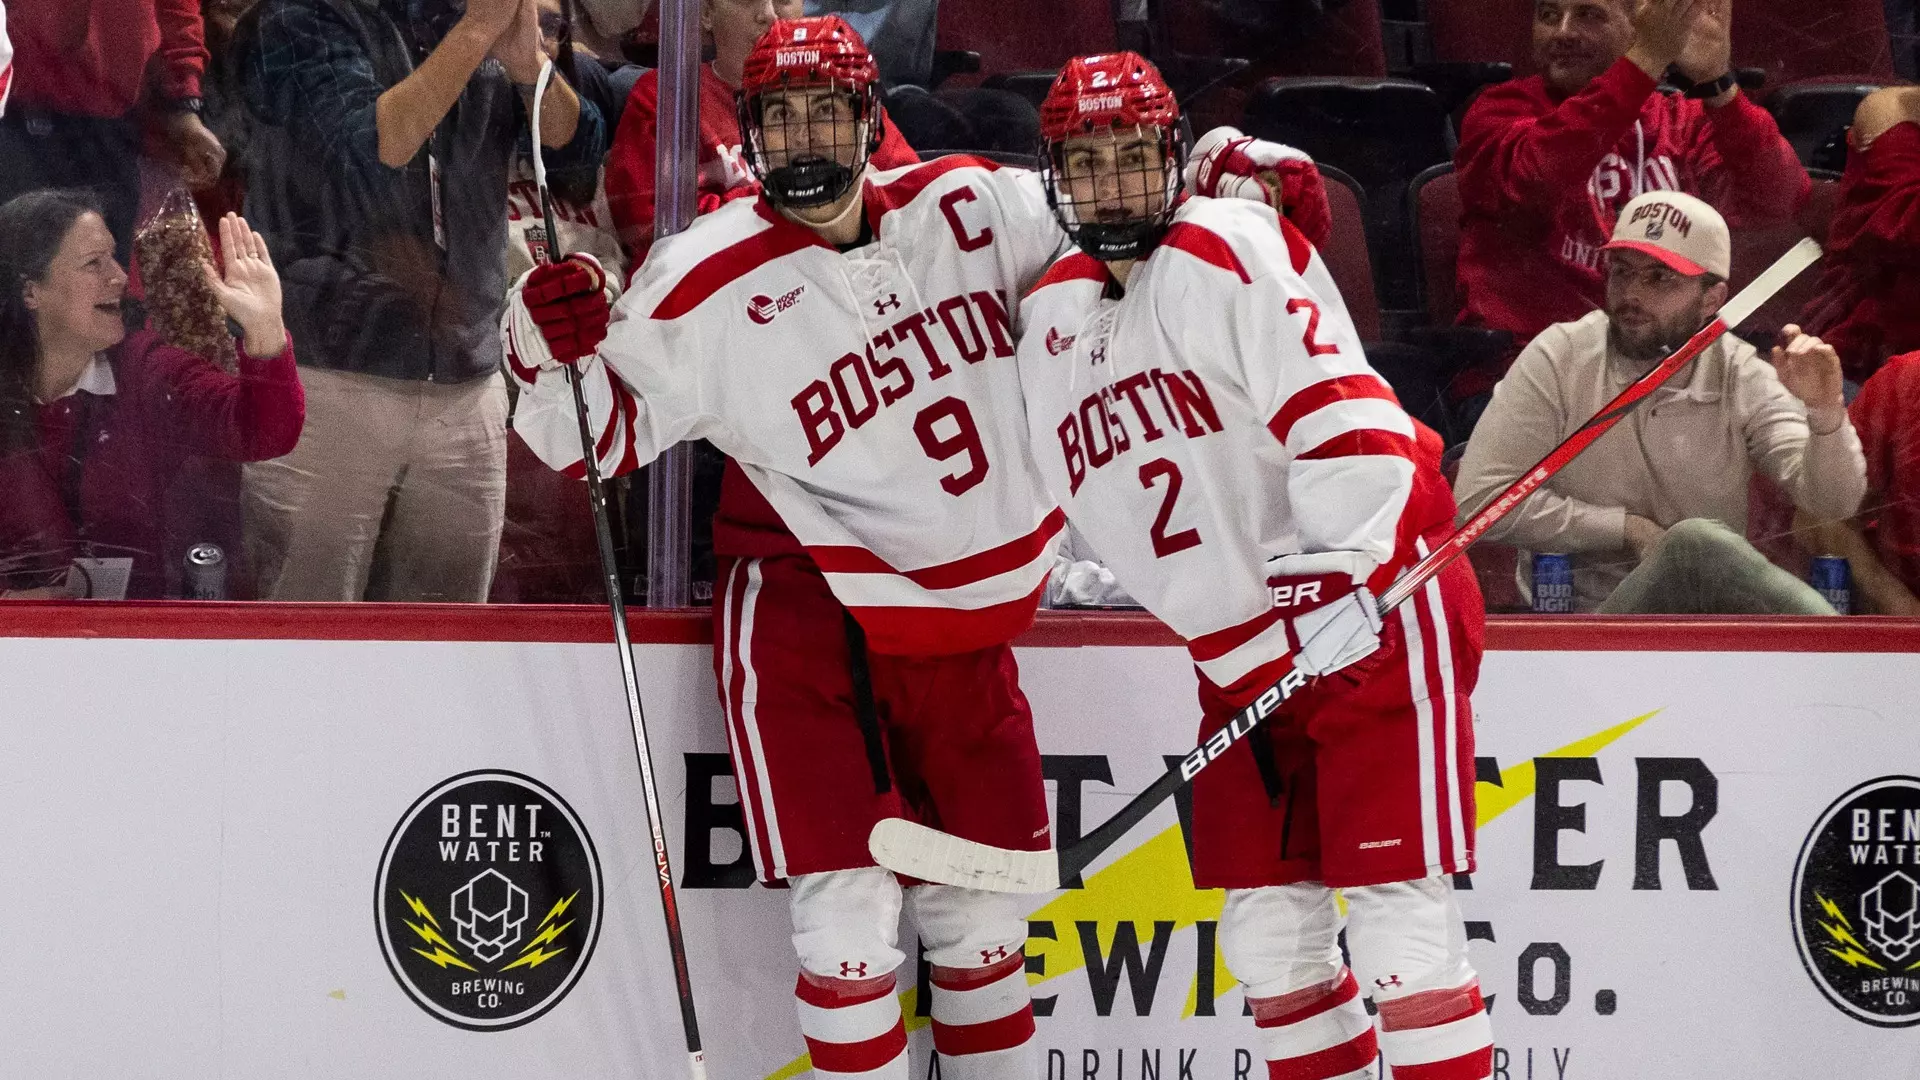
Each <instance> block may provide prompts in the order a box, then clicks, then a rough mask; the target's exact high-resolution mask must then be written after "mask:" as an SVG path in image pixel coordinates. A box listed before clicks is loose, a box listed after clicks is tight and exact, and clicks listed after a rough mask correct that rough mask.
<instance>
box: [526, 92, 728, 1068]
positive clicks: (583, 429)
mask: <svg viewBox="0 0 1920 1080" xmlns="http://www.w3.org/2000/svg"><path fill="white" fill-rule="evenodd" d="M552 79H553V62H552V61H551V60H549V61H547V62H546V63H545V64H543V65H542V66H541V68H540V79H539V81H538V82H536V83H535V84H534V87H533V125H532V126H533V177H534V181H535V184H536V186H537V187H538V188H539V190H540V218H541V222H542V224H543V225H545V227H546V230H547V261H548V262H555V263H557V262H559V261H560V259H561V258H562V252H561V251H560V233H559V231H558V230H557V229H555V228H554V217H553V195H552V193H550V192H549V191H548V190H547V165H546V161H545V154H544V149H543V145H542V143H541V142H540V107H541V105H542V104H543V103H544V101H545V98H546V93H547V83H548V82H550V81H551V80H552ZM565 366H566V369H567V382H568V383H569V384H570V385H571V386H572V387H573V410H574V414H575V416H576V417H577V418H578V419H579V421H580V460H581V462H582V463H583V464H584V465H585V466H586V471H587V497H588V499H590V500H592V503H593V536H594V539H595V540H596V541H598V543H599V548H600V577H601V580H602V581H603V582H604V583H605V585H606V588H607V607H608V609H609V610H610V611H611V612H612V614H613V641H614V644H615V645H617V646H618V647H619V649H620V677H621V679H622V680H623V681H624V682H625V683H626V690H627V720H628V722H629V723H630V724H631V726H632V728H633V752H634V756H635V757H637V758H638V759H639V762H640V787H641V789H642V790H643V791H644V793H645V795H646V808H647V828H648V830H649V831H650V832H651V833H652V835H653V868H654V871H655V877H656V878H657V879H658V882H659V885H660V912H661V914H662V915H663V916H664V917H665V918H666V923H667V951H668V952H669V953H671V954H672V956H673V983H674V989H675V991H676V992H677V993H678V994H679V997H680V1024H681V1027H682V1028H683V1029H684V1030H685V1032H686V1037H687V1065H688V1068H689V1069H690V1070H691V1073H692V1077H693V1080H706V1077H707V1064H706V1053H705V1051H703V1050H702V1049H701V1048H700V1021H699V1019H698V1017H696V1016H695V1015H694V1009H693V981H692V979H691V977H690V975H689V972H688V968H687V943H686V939H685V938H684V937H683V936H682V935H681V932H680V905H679V902H678V901H677V900H676V899H675V896H674V892H673V864H672V862H671V860H670V859H669V857H668V855H667V834H666V818H665V817H663V816H662V815H661V812H660V793H659V790H658V789H657V787H656V786H655V785H654V782H653V755H652V753H651V752H650V751H649V750H648V748H647V715H646V712H645V710H644V709H642V708H641V705H640V677H639V675H638V674H637V673H636V672H635V671H634V667H633V642H632V640H631V639H629V638H628V636H627V601H626V598H625V597H624V596H623V595H622V594H621V591H620V566H619V563H618V562H617V561H616V560H615V557H614V553H613V529H612V528H611V527H610V526H609V525H608V524H607V490H606V485H605V484H604V483H603V482H602V480H601V477H600V460H599V455H597V454H596V453H595V452H594V439H593V429H592V427H591V425H589V424H588V422H587V397H586V392H585V391H584V390H583V389H582V388H581V384H580V368H579V367H578V366H577V365H575V364H567V365H565Z"/></svg>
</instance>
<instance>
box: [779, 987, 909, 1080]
mask: <svg viewBox="0 0 1920 1080" xmlns="http://www.w3.org/2000/svg"><path fill="white" fill-rule="evenodd" d="M793 996H794V998H795V999H797V1001H798V1002H799V1006H800V1033H801V1034H802V1035H805V1036H806V1038H807V1052H808V1053H810V1054H812V1055H813V1075H814V1076H815V1077H816V1078H817V1080H907V1029H906V1026H905V1025H904V1024H903V1023H902V1022H901V1019H900V1001H899V999H898V998H896V997H894V996H893V973H892V972H888V973H887V974H885V975H881V976H879V977H877V978H872V979H830V978H827V977H826V976H823V975H814V974H812V973H810V972H806V971H802V972H801V973H800V981H799V982H798V983H796V984H795V985H794V988H793Z"/></svg>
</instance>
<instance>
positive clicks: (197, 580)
mask: <svg viewBox="0 0 1920 1080" xmlns="http://www.w3.org/2000/svg"><path fill="white" fill-rule="evenodd" d="M186 564H187V599H189V600H225V599H226V598H227V553H226V552H224V551H221V550H220V545H218V544H195V545H193V546H192V547H190V548H188V549H187V558H186Z"/></svg>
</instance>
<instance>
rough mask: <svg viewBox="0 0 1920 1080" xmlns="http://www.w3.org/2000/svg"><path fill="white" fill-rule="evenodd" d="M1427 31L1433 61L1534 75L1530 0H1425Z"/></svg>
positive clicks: (1531, 2) (1531, 4)
mask: <svg viewBox="0 0 1920 1080" xmlns="http://www.w3.org/2000/svg"><path fill="white" fill-rule="evenodd" d="M1427 33H1428V34H1429V35H1430V36H1431V38H1432V41H1433V58H1434V59H1435V60H1441V61H1447V62H1451V63H1501V62H1504V63H1508V64H1512V65H1513V71H1514V74H1515V75H1531V74H1533V0H1428V3H1427Z"/></svg>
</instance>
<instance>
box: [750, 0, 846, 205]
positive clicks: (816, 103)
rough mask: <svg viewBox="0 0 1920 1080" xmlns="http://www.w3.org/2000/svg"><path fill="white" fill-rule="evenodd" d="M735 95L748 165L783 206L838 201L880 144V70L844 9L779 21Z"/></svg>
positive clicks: (756, 52) (764, 38)
mask: <svg viewBox="0 0 1920 1080" xmlns="http://www.w3.org/2000/svg"><path fill="white" fill-rule="evenodd" d="M795 91H801V92H803V93H802V94H801V95H800V97H799V98H798V99H796V98H795V96H794V92H795ZM807 91H813V93H805V92H807ZM820 91H824V92H825V93H820ZM834 100H840V101H844V103H845V108H844V111H843V110H842V109H841V108H839V107H836V106H835V105H833V104H831V102H833V101H834ZM736 101H737V108H738V111H739V120H740V136H741V141H742V143H743V147H742V148H743V150H744V151H745V157H746V159H747V166H748V168H750V169H751V170H752V171H753V173H754V175H755V177H757V178H758V179H759V181H760V186H761V190H762V191H764V192H765V193H766V196H767V200H768V201H769V202H771V203H773V204H774V205H776V206H791V207H807V206H823V205H827V204H830V203H833V202H837V201H838V200H839V199H840V197H841V196H842V195H845V194H846V192H847V190H848V189H849V188H850V187H852V186H853V183H854V181H855V180H857V179H858V178H859V176H860V173H861V172H862V171H864V170H865V169H866V165H867V161H868V160H869V159H870V158H871V157H872V156H873V152H874V151H875V150H877V149H879V147H880V136H881V120H880V68H879V67H878V65H876V64H875V63H874V62H873V54H872V53H871V52H869V51H868V50H867V43H866V42H864V41H862V40H860V35H859V34H856V33H854V31H853V28H852V27H851V26H848V25H847V24H846V22H845V21H844V20H842V19H841V18H840V17H839V16H838V15H820V16H816V17H812V18H805V19H779V20H776V21H775V22H774V24H773V25H772V26H770V27H768V28H767V32H766V33H765V34H762V35H761V36H760V40H759V41H758V42H756V43H755V44H754V46H753V51H752V52H751V53H749V54H747V62H746V66H745V72H744V74H743V76H742V78H741V80H740V91H739V94H738V95H737V96H736Z"/></svg>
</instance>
